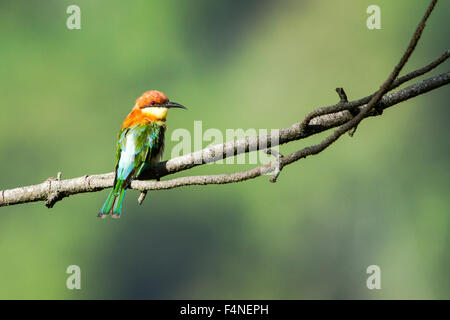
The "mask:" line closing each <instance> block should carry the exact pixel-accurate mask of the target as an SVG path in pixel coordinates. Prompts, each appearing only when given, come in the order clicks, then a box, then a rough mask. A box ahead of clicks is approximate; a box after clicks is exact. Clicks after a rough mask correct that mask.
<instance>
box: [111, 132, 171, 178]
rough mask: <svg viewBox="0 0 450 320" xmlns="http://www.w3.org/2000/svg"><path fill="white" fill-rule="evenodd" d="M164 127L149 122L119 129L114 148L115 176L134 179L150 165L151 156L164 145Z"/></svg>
mask: <svg viewBox="0 0 450 320" xmlns="http://www.w3.org/2000/svg"><path fill="white" fill-rule="evenodd" d="M164 129H165V128H164V127H163V126H161V125H158V124H156V123H149V124H139V125H135V126H133V127H131V128H124V129H122V130H120V132H119V141H118V142H117V148H116V176H117V175H118V178H119V179H121V180H129V178H131V179H134V178H135V177H138V176H139V175H140V174H141V172H142V171H143V170H145V168H147V167H148V166H149V165H150V163H151V159H152V157H154V156H156V155H157V154H158V153H159V152H160V151H161V148H162V147H163V146H164ZM130 175H131V177H130Z"/></svg>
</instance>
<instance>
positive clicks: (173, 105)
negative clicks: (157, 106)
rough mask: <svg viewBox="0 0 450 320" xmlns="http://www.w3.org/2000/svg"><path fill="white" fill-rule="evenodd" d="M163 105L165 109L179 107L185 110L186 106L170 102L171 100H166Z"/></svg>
mask: <svg viewBox="0 0 450 320" xmlns="http://www.w3.org/2000/svg"><path fill="white" fill-rule="evenodd" d="M164 107H166V108H167V109H170V108H180V109H185V110H187V108H186V107H185V106H182V105H181V104H179V103H176V102H171V101H169V102H167V103H166V104H165V105H164Z"/></svg>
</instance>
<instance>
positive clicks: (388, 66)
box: [0, 0, 450, 299]
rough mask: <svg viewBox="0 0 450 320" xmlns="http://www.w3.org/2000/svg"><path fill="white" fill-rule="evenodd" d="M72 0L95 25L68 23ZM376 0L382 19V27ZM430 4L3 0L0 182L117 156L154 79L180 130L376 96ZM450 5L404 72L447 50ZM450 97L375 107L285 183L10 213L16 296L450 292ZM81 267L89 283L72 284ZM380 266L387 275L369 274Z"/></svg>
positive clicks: (80, 170) (1, 244) (440, 94)
mask: <svg viewBox="0 0 450 320" xmlns="http://www.w3.org/2000/svg"><path fill="white" fill-rule="evenodd" d="M70 4H77V5H79V6H80V8H81V30H68V29H67V28H66V19H67V17H68V14H66V8H67V6H69V5H70ZM371 4H377V5H379V6H380V7H381V19H382V20H381V24H382V29H381V30H368V29H367V27H366V19H367V17H368V14H366V8H367V7H368V6H369V5H371ZM427 4H428V1H423V0H414V1H413V0H402V1H389V0H383V1H382V0H376V1H374V0H369V1H366V0H364V1H362V0H358V1H356V0H355V1H347V0H339V1H306V0H305V1H257V0H252V1H238V0H233V1H208V0H200V1H129V2H125V1H88V0H85V1H75V0H74V1H60V0H58V1H56V0H54V1H25V0H21V1H13V0H2V1H1V2H0V35H1V50H0V61H1V68H0V70H1V71H0V102H1V104H0V105H1V115H0V150H1V151H0V164H1V166H0V189H8V188H13V187H17V186H23V185H30V184H37V183H40V182H42V181H44V180H45V179H47V178H48V177H50V176H55V175H56V173H57V172H58V171H62V173H63V178H71V177H77V176H81V175H84V174H94V173H106V172H110V171H112V169H113V166H114V152H115V142H116V137H117V132H118V129H119V127H120V124H121V122H122V121H123V119H124V117H125V116H126V115H127V113H128V112H129V111H130V109H131V107H132V106H133V104H134V100H135V99H136V98H137V97H138V96H139V95H140V94H142V93H143V92H144V91H146V90H149V89H158V90H161V91H163V92H164V93H166V94H167V95H168V96H169V97H170V98H171V100H173V101H177V102H180V103H183V104H185V105H186V106H188V107H189V111H188V112H184V113H183V112H182V111H179V112H177V111H175V112H171V114H170V116H169V120H168V130H169V133H168V137H170V134H171V133H172V132H173V130H174V129H175V128H186V129H188V130H189V131H191V132H193V122H194V121H195V120H202V121H203V130H206V129H208V128H218V129H220V130H222V131H223V132H225V130H226V129H227V128H229V129H236V128H244V129H247V128H256V129H259V128H262V129H265V128H268V129H271V128H283V127H287V126H289V125H291V124H292V123H294V122H297V121H300V120H301V119H302V118H303V116H304V115H305V114H306V113H307V112H309V111H311V110H313V109H315V108H316V107H319V106H323V105H329V104H333V103H335V102H337V100H338V96H337V94H336V92H335V91H334V88H336V87H338V86H343V87H344V88H345V89H346V91H347V94H348V95H349V98H350V99H355V98H360V97H362V96H365V95H367V94H368V93H371V92H373V91H375V90H376V89H377V88H378V87H379V85H380V84H381V83H382V82H383V81H384V80H385V78H386V77H387V75H388V74H389V73H390V71H391V70H392V68H393V66H394V65H395V64H396V63H397V61H398V59H399V58H400V56H401V54H402V53H403V50H404V49H405V48H406V46H407V44H408V41H409V38H410V36H411V35H412V33H413V31H414V29H415V27H416V25H417V23H418V21H419V20H420V18H421V17H422V15H423V13H424V11H425V8H426V6H427ZM449 11H450V2H449V1H440V2H439V3H438V5H437V8H436V10H435V11H434V12H433V14H432V16H431V18H430V20H429V22H428V24H427V27H426V29H425V31H424V34H423V38H422V39H421V41H420V43H419V46H418V47H417V49H416V51H415V52H414V54H413V56H412V58H411V60H410V61H409V63H408V64H407V66H406V68H405V71H404V72H406V71H411V70H413V69H414V68H416V67H421V66H424V65H426V64H428V63H429V62H431V61H432V60H433V59H435V58H437V57H438V56H439V55H441V54H442V53H443V52H444V50H446V49H448V48H449V38H448V33H446V32H444V30H448V12H449ZM446 69H448V63H447V64H445V65H444V66H441V67H440V68H439V69H438V70H435V71H433V72H432V74H437V73H440V72H443V71H446ZM430 75H431V74H429V75H428V76H430ZM449 98H450V90H449V87H444V88H440V89H438V90H436V91H433V92H431V93H428V94H426V95H423V96H420V97H418V98H416V99H413V100H411V101H408V102H404V103H402V104H401V105H398V106H395V107H393V108H391V109H389V110H388V111H386V112H385V113H384V115H383V116H382V117H379V118H373V119H369V120H366V121H364V122H363V123H362V124H361V125H360V127H359V129H358V131H357V133H356V135H355V137H354V138H350V137H348V136H347V135H346V136H344V137H343V138H342V139H340V140H339V141H338V142H337V143H335V144H334V145H333V146H332V147H331V148H329V149H328V150H326V151H325V152H323V153H321V154H320V155H318V156H314V157H310V158H307V159H304V160H301V161H300V162H298V163H296V164H294V165H291V166H289V167H287V168H286V169H285V170H284V171H283V172H282V173H281V176H280V178H279V180H278V183H276V184H271V183H269V182H268V177H261V178H259V179H256V180H252V181H248V182H245V183H240V184H231V185H223V186H198V187H187V188H178V189H175V190H166V191H158V192H150V193H149V194H148V196H147V199H146V201H145V202H144V204H143V205H142V206H138V205H137V201H136V198H137V196H138V193H137V192H136V191H129V192H128V193H127V197H126V200H125V204H124V212H123V215H122V218H121V219H120V220H112V219H105V220H99V219H97V218H96V215H97V213H98V210H99V208H100V207H101V205H102V204H103V201H104V200H105V198H106V196H107V191H102V192H97V193H89V194H82V195H76V196H72V197H70V198H67V199H65V200H63V201H61V202H58V203H57V204H56V206H55V207H54V208H53V209H51V210H49V209H47V208H46V207H45V206H44V204H43V203H42V202H40V203H31V204H25V205H17V206H12V207H4V208H0V259H1V263H0V298H3V299H10V298H26V299H31V298H38V299H51V298H56V299H91V298H93V299H107V298H118V299H128V298H137V299H146V298H151V299H159V298H169V299H170V298H177V299H183V298H187V299H204V298H209V299H216V298H223V299H249V298H254V299H305V298H309V299H324V298H326V299H353V298H361V299H380V298H384V299H397V298H406V299H410V298H424V299H431V298H439V299H443V298H446V299H448V298H450V286H449V284H450V273H449V271H450V253H449V243H450V239H449V235H450V232H449V230H450V218H449V212H450V201H449V191H450V190H449V189H450V188H449V180H450V179H449V178H450V177H449V170H448V163H449V157H450V149H449V144H448V127H447V125H448V123H447V121H448V119H449V114H450V112H449V109H448V99H449ZM323 136H324V135H322V136H319V137H314V138H313V139H308V140H307V141H300V142H296V143H291V144H289V145H286V146H282V147H281V148H280V151H281V152H282V153H284V154H287V153H289V152H292V151H294V150H297V149H299V148H301V147H302V146H305V145H307V144H311V143H313V142H317V141H319V139H320V138H322V137H323ZM175 143H176V142H174V141H170V139H169V140H168V141H167V148H166V155H165V159H167V158H168V157H169V156H170V150H171V147H172V146H173V145H175ZM207 144H208V143H207V142H205V143H204V146H206V145H207ZM249 167H251V166H249V165H210V166H203V167H200V168H195V169H194V170H190V171H188V172H183V173H181V174H178V175H177V176H182V175H186V174H191V175H194V174H199V173H222V172H232V171H237V170H242V169H244V168H249ZM71 264H75V265H79V266H80V267H81V277H82V279H81V286H82V289H81V290H73V291H71V290H68V289H67V288H66V278H67V277H68V275H67V274H66V273H65V271H66V268H67V266H69V265H71ZM372 264H375V265H379V266H380V267H381V286H382V289H381V290H368V289H367V287H366V279H367V277H368V275H367V274H366V268H367V267H368V266H369V265H372Z"/></svg>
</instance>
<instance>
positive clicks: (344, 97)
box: [336, 88, 348, 103]
mask: <svg viewBox="0 0 450 320" xmlns="http://www.w3.org/2000/svg"><path fill="white" fill-rule="evenodd" d="M336 92H337V94H338V95H339V98H340V99H341V100H340V101H339V102H340V103H347V102H348V99H347V94H346V93H345V91H344V88H336Z"/></svg>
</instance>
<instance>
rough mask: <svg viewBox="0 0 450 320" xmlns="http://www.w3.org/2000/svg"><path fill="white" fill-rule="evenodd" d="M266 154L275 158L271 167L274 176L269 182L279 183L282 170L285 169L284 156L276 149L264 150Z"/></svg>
mask: <svg viewBox="0 0 450 320" xmlns="http://www.w3.org/2000/svg"><path fill="white" fill-rule="evenodd" d="M264 152H265V153H267V154H269V155H272V156H273V157H274V160H273V161H272V164H271V167H272V168H273V169H272V170H273V173H272V176H271V177H270V179H269V181H270V182H272V183H275V182H277V179H278V176H279V175H280V173H281V170H282V169H283V164H282V159H283V155H282V154H280V153H279V152H278V151H277V150H274V149H266V150H264Z"/></svg>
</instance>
